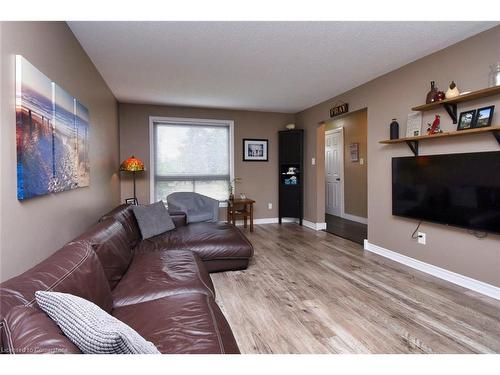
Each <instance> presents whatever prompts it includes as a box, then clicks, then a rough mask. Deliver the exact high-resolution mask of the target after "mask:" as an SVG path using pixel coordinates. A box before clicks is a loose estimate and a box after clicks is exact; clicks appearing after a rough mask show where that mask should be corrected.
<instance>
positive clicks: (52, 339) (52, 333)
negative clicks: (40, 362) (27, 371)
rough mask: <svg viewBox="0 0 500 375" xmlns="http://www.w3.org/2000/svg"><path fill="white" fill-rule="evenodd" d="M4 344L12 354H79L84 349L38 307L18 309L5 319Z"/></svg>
mask: <svg viewBox="0 0 500 375" xmlns="http://www.w3.org/2000/svg"><path fill="white" fill-rule="evenodd" d="M4 325H5V327H4V330H3V342H4V345H5V349H6V350H7V352H8V353H13V354H14V353H15V354H78V353H81V351H80V349H78V347H77V346H76V345H75V344H73V343H72V342H71V340H70V339H68V338H67V337H66V336H65V335H64V333H63V332H62V331H61V329H60V328H59V327H58V326H57V324H56V323H55V322H54V321H53V320H52V319H50V318H49V316H48V315H47V314H45V312H43V311H42V310H41V309H40V308H38V307H37V306H36V307H35V306H16V307H14V308H12V309H11V310H10V311H9V313H8V314H7V315H6V317H5V319H4Z"/></svg>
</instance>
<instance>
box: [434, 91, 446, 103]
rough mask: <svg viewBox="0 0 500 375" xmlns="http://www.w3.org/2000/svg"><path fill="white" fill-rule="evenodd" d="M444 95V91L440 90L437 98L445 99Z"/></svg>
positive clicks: (438, 99)
mask: <svg viewBox="0 0 500 375" xmlns="http://www.w3.org/2000/svg"><path fill="white" fill-rule="evenodd" d="M444 96H445V94H444V92H442V91H438V93H437V95H436V100H437V101H440V100H444Z"/></svg>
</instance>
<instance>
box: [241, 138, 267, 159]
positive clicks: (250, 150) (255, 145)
mask: <svg viewBox="0 0 500 375" xmlns="http://www.w3.org/2000/svg"><path fill="white" fill-rule="evenodd" d="M268 144H269V141H268V140H267V139H249V138H245V139H243V161H268V160H269V158H268Z"/></svg>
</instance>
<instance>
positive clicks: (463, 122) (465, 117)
mask: <svg viewBox="0 0 500 375" xmlns="http://www.w3.org/2000/svg"><path fill="white" fill-rule="evenodd" d="M475 121H476V110H475V109H472V110H470V111H464V112H461V113H460V117H459V119H458V125H457V131H460V130H467V129H472V128H473V127H474V124H475Z"/></svg>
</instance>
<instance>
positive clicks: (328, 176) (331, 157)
mask: <svg viewBox="0 0 500 375" xmlns="http://www.w3.org/2000/svg"><path fill="white" fill-rule="evenodd" d="M343 136H344V133H343V129H342V128H340V129H335V130H329V131H327V132H325V184H326V186H325V194H326V199H325V200H326V209H325V211H326V213H327V214H330V215H335V216H342V205H343V200H344V197H343V178H344V176H343V170H344V168H343V166H344V145H343V143H344V142H343Z"/></svg>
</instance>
